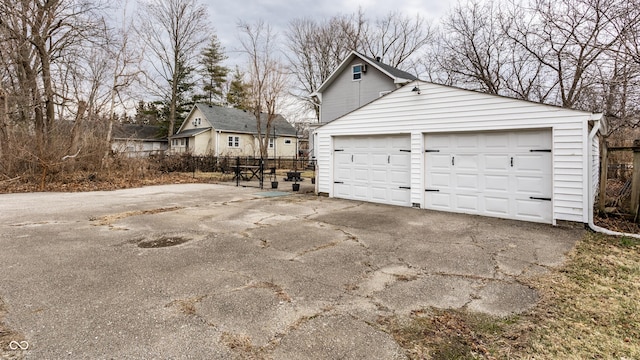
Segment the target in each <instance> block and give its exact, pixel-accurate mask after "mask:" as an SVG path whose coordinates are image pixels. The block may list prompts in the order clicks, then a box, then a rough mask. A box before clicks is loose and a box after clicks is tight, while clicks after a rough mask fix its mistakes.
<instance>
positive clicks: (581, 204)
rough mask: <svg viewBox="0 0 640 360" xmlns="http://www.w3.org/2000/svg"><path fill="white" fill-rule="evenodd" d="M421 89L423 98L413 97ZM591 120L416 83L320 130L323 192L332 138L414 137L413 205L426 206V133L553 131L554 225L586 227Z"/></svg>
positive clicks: (524, 103) (327, 183) (329, 170)
mask: <svg viewBox="0 0 640 360" xmlns="http://www.w3.org/2000/svg"><path fill="white" fill-rule="evenodd" d="M367 76H368V74H367ZM416 84H417V85H418V86H419V87H420V90H421V94H416V93H415V92H411V89H413V87H414V86H415V85H416ZM323 111H324V110H323ZM589 119H591V114H590V113H588V112H581V111H575V110H569V109H562V108H559V107H553V106H546V105H542V104H536V103H532V102H527V101H520V100H514V99H509V98H505V97H500V96H493V95H488V94H482V93H478V92H474V91H467V90H462V89H457V88H453V87H448V86H443V85H437V84H431V83H426V82H412V83H410V84H408V85H406V86H404V87H403V88H401V89H399V90H397V91H395V92H393V93H391V94H388V95H387V96H384V97H381V98H379V99H378V100H377V101H374V102H372V103H370V104H368V105H367V106H364V107H362V108H360V109H358V110H357V111H354V112H351V113H349V114H347V115H345V116H343V117H341V118H340V119H338V120H336V121H333V122H330V123H328V124H326V125H324V126H322V127H320V128H319V129H317V130H316V133H317V140H318V144H317V146H318V154H316V156H317V159H318V165H319V166H318V171H319V172H318V191H320V192H326V193H328V194H329V195H332V166H333V164H332V159H331V151H330V150H331V149H332V147H331V146H332V144H331V137H332V136H342V135H382V134H397V133H410V134H411V147H412V152H411V156H412V159H411V166H412V176H411V193H412V195H411V201H412V202H413V203H420V205H421V207H424V204H422V202H423V200H422V199H423V198H424V196H423V192H424V183H423V180H422V174H423V173H424V165H423V164H424V148H423V144H422V141H423V140H422V139H423V137H424V134H426V133H438V132H443V133H444V132H448V133H450V132H467V131H469V132H474V131H490V130H518V129H536V128H547V129H548V128H551V129H552V154H553V159H552V177H553V195H552V198H553V200H552V201H553V221H554V223H555V221H556V220H567V221H578V222H587V221H588V219H587V211H586V209H587V201H586V200H587V195H586V194H585V189H587V170H586V165H587V163H588V161H587V158H586V154H587V152H586V151H587V144H586V142H587V134H586V131H587V124H588V121H589ZM418 169H419V172H418Z"/></svg>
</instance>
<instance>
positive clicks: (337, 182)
mask: <svg viewBox="0 0 640 360" xmlns="http://www.w3.org/2000/svg"><path fill="white" fill-rule="evenodd" d="M333 183H334V184H344V181H334V182H333Z"/></svg>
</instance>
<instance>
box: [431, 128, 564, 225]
mask: <svg viewBox="0 0 640 360" xmlns="http://www.w3.org/2000/svg"><path fill="white" fill-rule="evenodd" d="M425 187H426V189H425V206H426V208H428V209H434V210H444V211H453V212H462V213H470V214H479V215H487V216H495V217H501V218H508V219H518V220H526V221H535V222H544V223H551V222H552V205H551V194H552V175H551V130H531V131H511V132H483V133H469V134H466V133H455V134H427V135H425Z"/></svg>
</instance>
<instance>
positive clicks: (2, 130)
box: [0, 87, 9, 159]
mask: <svg viewBox="0 0 640 360" xmlns="http://www.w3.org/2000/svg"><path fill="white" fill-rule="evenodd" d="M8 127H9V99H8V95H7V92H6V91H5V90H4V89H3V88H2V87H0V159H2V157H3V156H6V155H7V154H8V153H9V131H8Z"/></svg>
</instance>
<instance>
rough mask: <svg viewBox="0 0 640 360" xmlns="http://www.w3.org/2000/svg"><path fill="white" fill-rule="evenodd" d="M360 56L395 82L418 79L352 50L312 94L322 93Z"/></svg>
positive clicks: (401, 82)
mask: <svg viewBox="0 0 640 360" xmlns="http://www.w3.org/2000/svg"><path fill="white" fill-rule="evenodd" d="M355 58H360V59H361V60H363V61H364V62H366V63H367V65H368V66H372V67H374V68H376V69H378V70H380V71H381V72H382V73H383V74H385V75H387V76H388V77H389V78H391V79H393V81H394V82H395V83H397V84H404V83H407V82H410V81H413V80H418V77H417V76H415V75H412V74H410V73H408V72H406V71H403V70H400V69H398V68H395V67H393V66H391V65H387V64H384V63H382V62H380V61H377V60H376V59H373V58H370V57H368V56H366V55H363V54H361V53H359V52H357V51H352V52H351V53H350V54H349V56H347V58H346V59H344V60H343V61H342V63H340V65H339V66H338V67H337V68H336V69H335V70H334V71H333V72H332V73H331V75H329V77H328V78H327V79H326V80H325V81H324V82H323V83H322V85H320V87H319V88H318V89H317V90H316V91H315V92H314V93H313V94H312V96H313V95H314V94H318V93H322V92H323V91H324V90H325V89H326V88H327V87H329V85H331V83H332V82H333V81H334V80H335V79H336V78H337V77H338V75H340V74H341V73H342V72H343V71H344V70H345V68H347V67H348V66H349V64H350V63H351V62H352V61H353V60H354V59H355Z"/></svg>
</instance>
